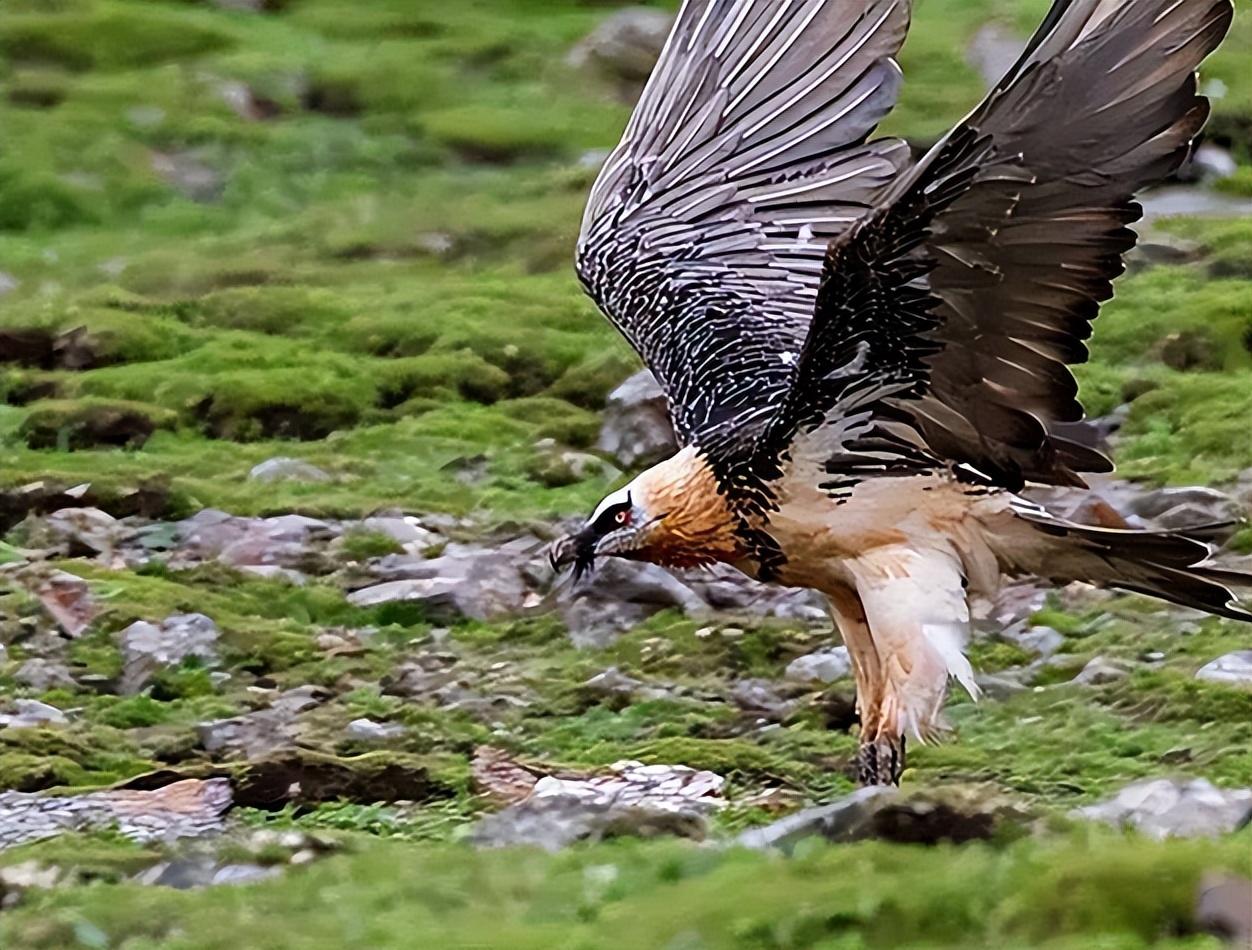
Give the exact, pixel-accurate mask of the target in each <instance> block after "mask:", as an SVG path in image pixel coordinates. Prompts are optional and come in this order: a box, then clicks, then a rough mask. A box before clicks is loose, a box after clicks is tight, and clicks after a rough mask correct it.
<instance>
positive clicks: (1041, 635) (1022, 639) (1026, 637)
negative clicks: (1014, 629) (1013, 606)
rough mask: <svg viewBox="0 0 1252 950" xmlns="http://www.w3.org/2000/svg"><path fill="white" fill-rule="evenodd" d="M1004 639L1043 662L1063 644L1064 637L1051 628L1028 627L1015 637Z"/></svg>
mask: <svg viewBox="0 0 1252 950" xmlns="http://www.w3.org/2000/svg"><path fill="white" fill-rule="evenodd" d="M1006 639H1008V640H1010V641H1011V642H1013V643H1016V644H1017V645H1018V646H1020V647H1021V648H1022V649H1024V650H1029V651H1030V652H1031V653H1034V654H1037V655H1038V656H1040V657H1042V658H1043V659H1045V660H1046V659H1047V658H1048V657H1050V656H1052V655H1053V654H1054V653H1056V651H1057V650H1059V649H1060V648H1061V647H1062V646H1063V645H1064V644H1065V637H1064V636H1062V635H1061V634H1060V633H1059V632H1058V631H1056V630H1053V629H1052V628H1051V627H1030V628H1028V629H1027V630H1024V631H1023V632H1021V633H1019V634H1017V635H1015V636H1014V635H1010V636H1006Z"/></svg>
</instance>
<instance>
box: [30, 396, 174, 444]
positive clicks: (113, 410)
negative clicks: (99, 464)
mask: <svg viewBox="0 0 1252 950" xmlns="http://www.w3.org/2000/svg"><path fill="white" fill-rule="evenodd" d="M173 425H174V414H173V413H172V412H169V411H166V410H162V409H160V408H158V407H156V406H150V405H145V404H143V403H140V402H133V401H128V400H109V399H75V400H55V399H43V400H40V401H38V402H36V403H33V404H32V405H31V406H30V408H29V411H28V412H27V415H26V418H25V419H24V420H23V421H22V424H21V426H20V427H19V429H18V435H19V437H20V438H21V439H22V440H23V441H25V443H26V444H27V445H28V446H29V447H30V448H32V449H57V450H60V451H70V450H74V449H84V448H91V447H94V446H112V447H123V448H140V447H142V446H143V445H144V443H146V442H147V441H148V439H149V438H150V437H151V436H152V433H153V432H155V431H156V430H157V429H163V428H164V429H168V428H172V427H173Z"/></svg>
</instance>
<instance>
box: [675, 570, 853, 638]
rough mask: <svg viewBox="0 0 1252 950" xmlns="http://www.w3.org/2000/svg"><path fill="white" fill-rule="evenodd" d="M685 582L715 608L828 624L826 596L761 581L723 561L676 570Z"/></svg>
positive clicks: (752, 614)
mask: <svg viewBox="0 0 1252 950" xmlns="http://www.w3.org/2000/svg"><path fill="white" fill-rule="evenodd" d="M679 576H680V577H681V578H682V581H683V583H684V584H686V585H687V586H689V587H690V588H691V589H692V590H693V591H695V592H696V593H697V594H698V595H699V596H700V598H701V599H702V600H704V601H705V602H706V603H707V604H708V605H709V606H711V607H713V608H715V609H717V610H725V611H733V612H735V613H741V614H747V615H751V616H753V617H777V618H779V619H782V620H798V621H801V622H803V623H806V624H810V625H816V626H821V627H826V628H829V625H830V615H829V613H828V611H827V608H826V600H825V598H824V597H823V596H822V595H821V594H819V593H818V592H817V591H815V590H806V589H803V588H792V587H775V586H773V585H770V584H762V583H760V582H759V581H755V580H753V579H752V578H750V577H748V576H746V575H744V574H743V573H741V572H740V571H737V570H735V569H734V568H732V567H729V566H728V565H724V564H717V565H713V566H711V567H706V568H699V569H696V570H690V571H682V572H679Z"/></svg>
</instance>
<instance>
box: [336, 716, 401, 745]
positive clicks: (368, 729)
mask: <svg viewBox="0 0 1252 950" xmlns="http://www.w3.org/2000/svg"><path fill="white" fill-rule="evenodd" d="M347 732H348V738H349V739H358V740H360V741H362V742H386V741H387V740H388V739H399V738H400V737H401V736H403V735H404V732H405V729H404V726H402V725H400V724H399V723H398V722H375V721H374V720H373V719H353V720H352V721H351V722H350V723H348V729H347Z"/></svg>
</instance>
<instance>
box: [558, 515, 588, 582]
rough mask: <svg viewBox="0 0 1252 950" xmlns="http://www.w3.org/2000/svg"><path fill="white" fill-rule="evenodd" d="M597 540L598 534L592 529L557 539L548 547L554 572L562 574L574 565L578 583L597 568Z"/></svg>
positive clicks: (575, 579)
mask: <svg viewBox="0 0 1252 950" xmlns="http://www.w3.org/2000/svg"><path fill="white" fill-rule="evenodd" d="M596 540H597V538H596V534H595V532H594V531H592V530H591V529H590V528H584V529H583V530H582V531H578V532H576V533H574V534H567V535H565V536H564V537H560V538H557V539H556V540H555V541H553V542H552V544H551V545H550V546H549V547H548V561H549V563H551V565H552V570H554V571H557V572H560V571H561V570H563V569H564V568H566V567H568V566H569V565H571V564H573V565H574V582H575V583H577V582H578V580H579V579H580V578H582V576H583V575H584V574H587V573H588V572H590V571H591V569H592V567H594V566H595V560H596Z"/></svg>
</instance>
